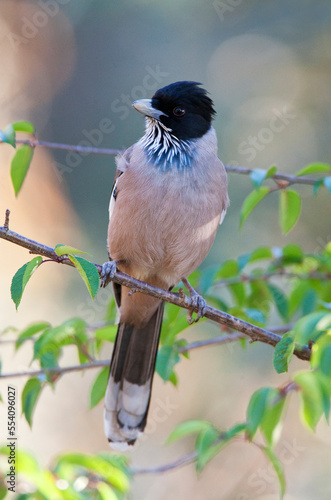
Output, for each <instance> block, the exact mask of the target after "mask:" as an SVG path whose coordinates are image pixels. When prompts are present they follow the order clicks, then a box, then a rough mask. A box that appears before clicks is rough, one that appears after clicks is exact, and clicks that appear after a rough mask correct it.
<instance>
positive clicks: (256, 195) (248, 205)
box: [239, 187, 270, 228]
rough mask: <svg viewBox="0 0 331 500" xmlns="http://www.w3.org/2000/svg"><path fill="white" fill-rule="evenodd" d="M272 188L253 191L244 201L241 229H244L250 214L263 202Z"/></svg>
mask: <svg viewBox="0 0 331 500" xmlns="http://www.w3.org/2000/svg"><path fill="white" fill-rule="evenodd" d="M269 191H270V188H268V187H261V188H260V189H258V190H256V191H253V192H252V193H250V194H249V195H248V196H247V197H246V198H245V200H244V202H243V204H242V207H241V213H240V225H239V226H240V228H242V226H243V224H244V222H245V220H246V219H247V217H248V216H249V214H250V213H251V212H252V210H253V208H255V207H256V205H257V204H258V203H260V201H262V200H263V198H264V197H265V196H266V195H267V194H268V193H269Z"/></svg>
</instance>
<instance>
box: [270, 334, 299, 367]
mask: <svg viewBox="0 0 331 500" xmlns="http://www.w3.org/2000/svg"><path fill="white" fill-rule="evenodd" d="M294 348H295V342H294V333H293V332H288V333H285V335H283V337H282V339H281V340H280V341H279V342H278V344H276V347H275V350H274V359H273V364H274V367H275V370H276V372H277V373H284V372H287V370H288V365H289V363H290V361H291V359H292V355H293V351H294Z"/></svg>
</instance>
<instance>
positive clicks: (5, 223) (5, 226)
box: [3, 208, 10, 231]
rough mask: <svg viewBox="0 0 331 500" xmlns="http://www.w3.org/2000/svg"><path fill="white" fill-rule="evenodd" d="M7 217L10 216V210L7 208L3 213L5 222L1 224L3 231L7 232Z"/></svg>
mask: <svg viewBox="0 0 331 500" xmlns="http://www.w3.org/2000/svg"><path fill="white" fill-rule="evenodd" d="M9 216H10V210H9V209H8V208H7V210H6V213H5V222H4V224H3V227H4V229H5V231H8V229H9Z"/></svg>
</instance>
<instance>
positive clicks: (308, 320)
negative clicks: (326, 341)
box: [293, 311, 331, 344]
mask: <svg viewBox="0 0 331 500" xmlns="http://www.w3.org/2000/svg"><path fill="white" fill-rule="evenodd" d="M322 321H324V323H323V322H322ZM330 324H331V314H330V313H327V312H325V311H317V312H314V313H311V314H308V316H304V317H303V318H300V319H299V321H297V322H296V324H295V325H294V327H293V331H294V333H295V340H296V342H299V343H300V344H307V343H308V342H309V341H310V340H314V341H316V340H317V339H318V337H320V335H321V332H323V331H325V330H326V329H327V328H328V325H330Z"/></svg>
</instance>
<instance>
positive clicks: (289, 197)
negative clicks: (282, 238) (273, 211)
mask: <svg viewBox="0 0 331 500" xmlns="http://www.w3.org/2000/svg"><path fill="white" fill-rule="evenodd" d="M300 211H301V198H300V196H299V194H298V193H297V192H296V191H293V189H282V190H281V192H280V204H279V222H280V227H281V228H282V231H283V233H284V234H286V233H288V232H289V231H290V230H291V229H292V228H293V227H294V225H295V224H296V222H297V220H298V218H299V215H300Z"/></svg>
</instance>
